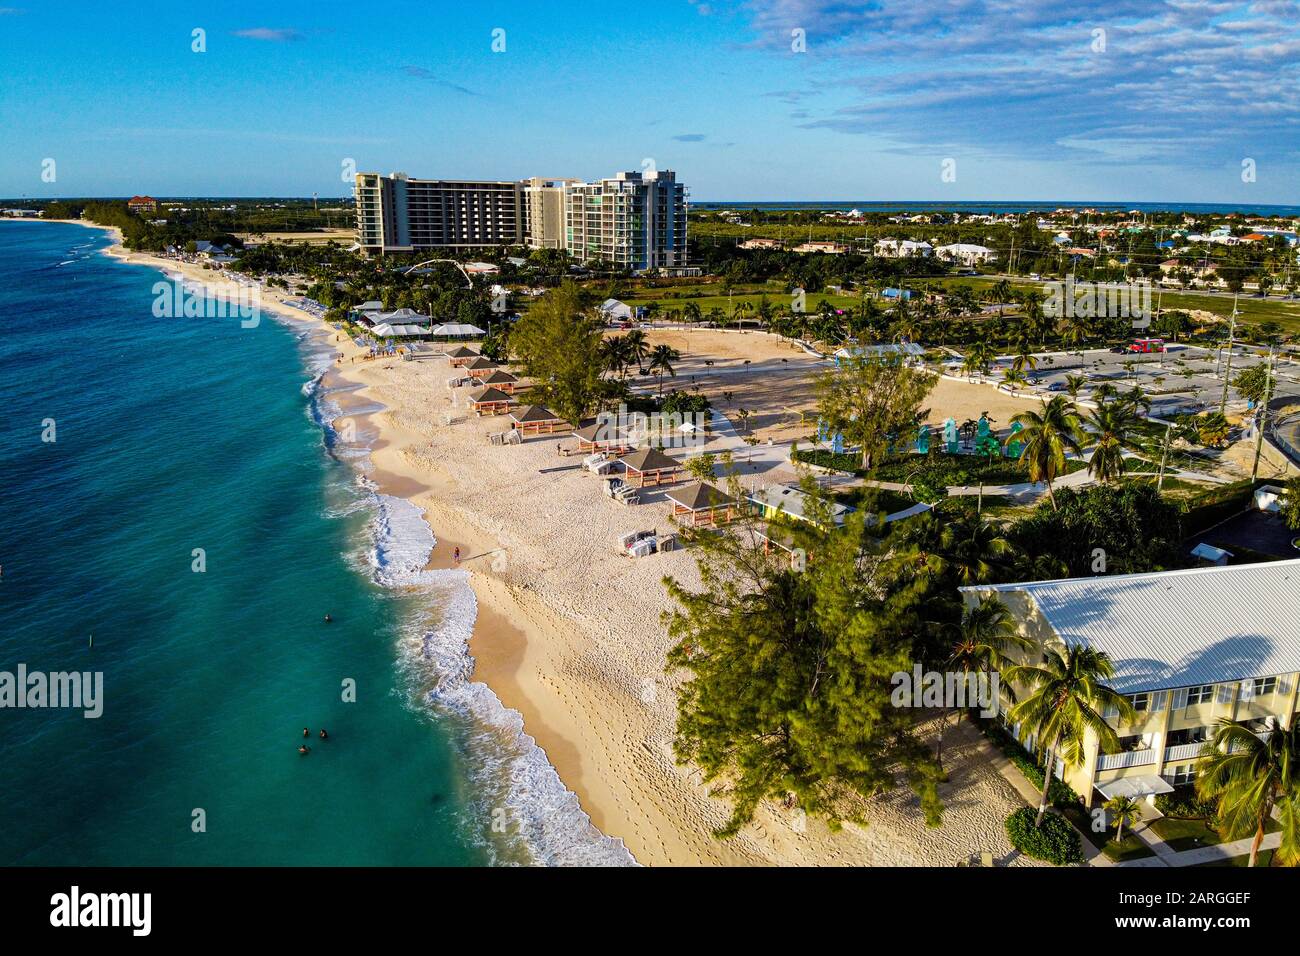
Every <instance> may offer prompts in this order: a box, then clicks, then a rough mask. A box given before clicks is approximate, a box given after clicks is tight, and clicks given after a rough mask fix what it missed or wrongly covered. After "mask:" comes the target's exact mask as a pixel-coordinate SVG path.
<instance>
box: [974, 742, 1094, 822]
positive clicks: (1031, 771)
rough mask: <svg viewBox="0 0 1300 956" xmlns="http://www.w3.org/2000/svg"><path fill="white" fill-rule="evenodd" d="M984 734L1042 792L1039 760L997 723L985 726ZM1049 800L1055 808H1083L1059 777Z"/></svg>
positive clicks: (1054, 783) (1053, 785) (1041, 769)
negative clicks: (1072, 806) (1073, 806)
mask: <svg viewBox="0 0 1300 956" xmlns="http://www.w3.org/2000/svg"><path fill="white" fill-rule="evenodd" d="M984 734H985V736H987V737H988V738H989V740H991V741H992V742H993V743H994V745H995V746H997V748H998V749H999V750H1001V751H1002V753H1003V754H1004V755H1005V756H1006V758H1007V759H1008V760H1010V761H1011V762H1012V763H1013V764H1015V765H1016V769H1017V770H1019V771H1020V772H1021V773H1022V774H1024V775H1025V779H1026V780H1028V781H1029V782H1030V783H1031V784H1032V785H1033V787H1034V789H1035V790H1037V791H1039V792H1040V793H1041V792H1042V789H1043V768H1042V767H1041V766H1039V764H1038V761H1037V759H1036V758H1035V757H1034V755H1033V754H1031V753H1030V752H1029V751H1028V750H1026V749H1025V748H1024V747H1023V746H1021V744H1020V742H1019V741H1018V740H1016V739H1015V738H1014V737H1012V736H1011V735H1010V734H1008V733H1007V732H1006V731H1005V730H1003V729H1002V728H1001V727H1000V726H998V725H997V724H995V723H992V722H990V723H987V724H985V725H984ZM1047 799H1048V800H1049V801H1050V802H1051V804H1052V806H1054V807H1067V806H1070V805H1071V804H1074V805H1077V806H1083V798H1082V797H1080V796H1079V795H1078V794H1077V793H1075V792H1074V788H1073V787H1072V786H1070V785H1069V784H1068V783H1066V782H1065V781H1064V780H1061V779H1060V778H1059V777H1053V778H1052V785H1051V787H1050V788H1049V789H1048V791H1047Z"/></svg>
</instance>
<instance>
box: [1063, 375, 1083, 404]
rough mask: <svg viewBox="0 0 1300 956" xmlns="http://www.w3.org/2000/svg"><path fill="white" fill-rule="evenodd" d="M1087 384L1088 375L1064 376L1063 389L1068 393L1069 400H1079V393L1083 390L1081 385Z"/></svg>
mask: <svg viewBox="0 0 1300 956" xmlns="http://www.w3.org/2000/svg"><path fill="white" fill-rule="evenodd" d="M1087 384H1088V376H1086V375H1067V376H1065V391H1066V392H1067V393H1068V394H1069V396H1070V401H1072V402H1077V401H1078V400H1079V393H1080V392H1081V391H1083V387H1084V386H1085V385H1087Z"/></svg>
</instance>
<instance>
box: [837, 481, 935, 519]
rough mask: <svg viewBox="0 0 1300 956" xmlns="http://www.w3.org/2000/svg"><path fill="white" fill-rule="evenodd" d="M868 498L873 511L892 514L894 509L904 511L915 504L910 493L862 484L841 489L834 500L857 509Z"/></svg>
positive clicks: (862, 505)
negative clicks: (845, 489) (844, 489)
mask: <svg viewBox="0 0 1300 956" xmlns="http://www.w3.org/2000/svg"><path fill="white" fill-rule="evenodd" d="M868 498H870V499H871V510H872V512H873V513H874V512H879V511H883V512H884V513H885V514H893V513H894V512H896V511H904V510H906V509H908V508H910V507H912V505H914V504H916V500H915V499H914V498H913V497H912V496H911V495H908V494H904V493H903V492H901V491H888V490H886V489H884V488H867V487H865V486H862V487H858V488H850V489H849V490H848V491H841V492H839V493H838V494H836V495H835V500H836V501H838V502H840V503H841V504H846V505H849V506H851V507H854V508H859V509H861V508H862V507H864V503H865V502H866V500H867V499H868Z"/></svg>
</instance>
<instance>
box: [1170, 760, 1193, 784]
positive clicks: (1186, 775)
mask: <svg viewBox="0 0 1300 956" xmlns="http://www.w3.org/2000/svg"><path fill="white" fill-rule="evenodd" d="M1167 779H1168V780H1169V782H1170V783H1172V784H1173V785H1174V786H1175V787H1181V786H1185V785H1186V784H1189V783H1195V782H1196V764H1194V763H1189V764H1184V765H1183V766H1181V767H1176V768H1175V769H1174V771H1173V773H1170V774H1169V775H1168V776H1167Z"/></svg>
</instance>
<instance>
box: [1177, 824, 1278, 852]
mask: <svg viewBox="0 0 1300 956" xmlns="http://www.w3.org/2000/svg"><path fill="white" fill-rule="evenodd" d="M1151 829H1152V830H1153V831H1154V832H1155V834H1156V835H1157V836H1158V837H1160V839H1162V840H1164V841H1165V843H1167V844H1169V848H1170V849H1171V850H1175V851H1177V852H1180V853H1181V852H1182V851H1183V850H1195V849H1197V848H1198V847H1203V846H1218V845H1219V844H1220V843H1222V842H1223V836H1222V835H1221V834H1220V833H1219V832H1218V831H1216V830H1212V829H1211V828H1210V827H1209V825H1208V824H1207V821H1206V820H1204V819H1183V818H1178V817H1162V818H1160V819H1159V820H1157V821H1156V822H1155V823H1153V824H1151ZM1278 829H1279V827H1278V824H1277V822H1276V821H1275V820H1269V821H1268V824H1267V825H1266V826H1265V827H1264V832H1266V833H1273V832H1275V831H1276V830H1278Z"/></svg>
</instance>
